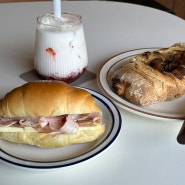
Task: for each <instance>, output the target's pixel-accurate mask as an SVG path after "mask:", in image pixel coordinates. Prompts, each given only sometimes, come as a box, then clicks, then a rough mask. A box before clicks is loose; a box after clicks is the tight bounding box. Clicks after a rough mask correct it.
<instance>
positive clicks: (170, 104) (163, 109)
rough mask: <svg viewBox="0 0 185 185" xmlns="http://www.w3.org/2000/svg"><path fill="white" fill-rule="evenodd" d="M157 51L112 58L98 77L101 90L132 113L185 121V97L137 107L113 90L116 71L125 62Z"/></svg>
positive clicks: (136, 51) (144, 49) (129, 53)
mask: <svg viewBox="0 0 185 185" xmlns="http://www.w3.org/2000/svg"><path fill="white" fill-rule="evenodd" d="M157 49H159V48H143V49H136V50H131V51H126V52H124V53H121V54H119V55H116V56H114V57H112V58H111V59H109V60H108V61H107V62H106V63H105V64H104V65H103V66H102V68H101V69H100V72H99V75H98V85H99V87H100V88H101V90H102V91H103V92H104V93H105V94H106V95H107V96H108V97H109V98H110V99H112V100H113V101H114V102H115V104H117V105H118V106H119V107H121V108H123V109H125V110H128V111H130V112H132V113H135V114H138V115H141V116H144V117H148V118H153V119H158V120H164V121H170V120H171V121H172V120H184V119H185V106H184V105H185V96H183V97H181V98H178V99H175V100H173V101H164V102H161V103H157V104H153V105H149V106H137V105H134V104H133V103H131V102H129V101H127V100H126V99H124V98H122V97H120V96H118V95H117V94H116V93H114V92H113V90H112V81H111V77H112V75H113V73H114V71H115V70H116V69H118V68H119V67H120V66H121V65H122V64H123V63H124V62H126V61H128V59H130V58H132V57H134V56H135V55H136V54H139V53H143V52H146V51H153V50H157Z"/></svg>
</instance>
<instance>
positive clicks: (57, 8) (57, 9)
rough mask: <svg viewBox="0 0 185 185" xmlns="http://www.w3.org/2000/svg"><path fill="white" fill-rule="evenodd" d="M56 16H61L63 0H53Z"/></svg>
mask: <svg viewBox="0 0 185 185" xmlns="http://www.w3.org/2000/svg"><path fill="white" fill-rule="evenodd" d="M53 11H54V16H55V17H57V18H61V0H53Z"/></svg>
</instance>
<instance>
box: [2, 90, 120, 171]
mask: <svg viewBox="0 0 185 185" xmlns="http://www.w3.org/2000/svg"><path fill="white" fill-rule="evenodd" d="M78 88H81V89H85V90H87V91H89V92H90V93H91V94H92V96H93V97H94V98H95V99H96V100H98V101H100V102H101V103H102V104H103V105H104V106H105V107H106V108H107V110H108V111H109V113H110V115H111V118H112V126H111V129H110V131H109V133H108V134H107V135H106V137H105V138H104V139H103V140H102V141H101V143H99V144H98V145H97V146H96V147H95V148H92V149H91V150H90V151H88V152H86V153H84V154H82V155H79V156H76V157H73V158H69V159H66V160H62V161H60V160H58V161H51V162H39V161H32V160H26V159H22V158H19V157H16V156H14V155H12V154H10V153H8V152H6V151H4V150H3V149H0V160H2V161H4V162H6V163H9V164H11V165H13V166H18V167H23V168H28V169H38V170H48V169H58V168H62V167H67V166H71V165H75V164H78V163H81V162H84V161H86V160H88V159H91V158H93V157H94V156H96V155H98V154H100V153H101V152H103V151H104V150H105V149H106V148H108V147H109V146H110V145H111V144H112V143H113V142H114V141H115V139H116V138H117V136H118V134H119V132H120V130H121V126H122V118H121V115H120V112H119V110H118V108H117V106H116V105H115V104H114V103H113V102H112V100H110V99H109V98H107V97H106V96H104V95H102V94H100V93H98V92H96V91H94V90H91V89H88V88H83V87H78ZM2 155H4V157H2Z"/></svg>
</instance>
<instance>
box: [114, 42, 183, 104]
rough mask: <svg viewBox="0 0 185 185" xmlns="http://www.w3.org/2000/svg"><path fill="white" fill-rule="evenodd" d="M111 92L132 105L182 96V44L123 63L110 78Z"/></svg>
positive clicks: (144, 54)
mask: <svg viewBox="0 0 185 185" xmlns="http://www.w3.org/2000/svg"><path fill="white" fill-rule="evenodd" d="M112 88H113V90H114V91H115V93H116V94H118V95H120V96H122V97H123V98H125V99H127V100H129V101H130V102H132V103H134V104H136V105H150V104H153V103H158V102H161V101H165V100H174V99H175V98H178V97H180V96H182V95H184V94H185V44H184V43H180V44H175V45H173V46H172V47H169V48H162V49H159V50H156V51H151V52H150V51H148V52H145V53H142V54H138V55H136V56H135V57H134V58H132V59H130V60H129V61H127V62H124V63H123V65H122V67H121V68H119V69H117V70H116V71H115V73H114V75H113V77H112Z"/></svg>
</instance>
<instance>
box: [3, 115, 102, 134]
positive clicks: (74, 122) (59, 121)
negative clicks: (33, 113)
mask: <svg viewBox="0 0 185 185" xmlns="http://www.w3.org/2000/svg"><path fill="white" fill-rule="evenodd" d="M100 119H101V114H100V113H98V112H93V113H89V114H71V115H61V116H53V117H39V118H22V117H16V118H4V117H0V126H1V127H11V126H15V127H22V128H24V127H32V128H34V129H36V130H37V131H39V132H44V133H46V132H47V133H49V132H61V133H67V134H75V133H76V132H77V131H78V129H79V125H84V124H90V123H94V124H96V123H98V122H99V121H100Z"/></svg>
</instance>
